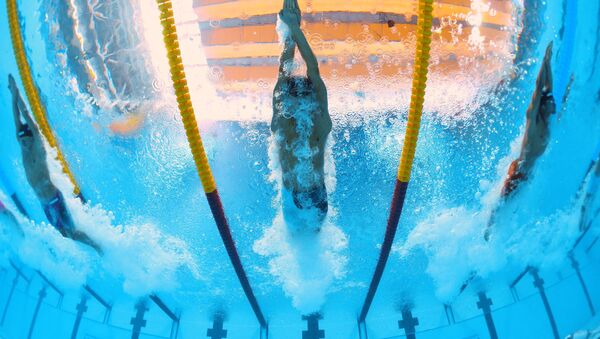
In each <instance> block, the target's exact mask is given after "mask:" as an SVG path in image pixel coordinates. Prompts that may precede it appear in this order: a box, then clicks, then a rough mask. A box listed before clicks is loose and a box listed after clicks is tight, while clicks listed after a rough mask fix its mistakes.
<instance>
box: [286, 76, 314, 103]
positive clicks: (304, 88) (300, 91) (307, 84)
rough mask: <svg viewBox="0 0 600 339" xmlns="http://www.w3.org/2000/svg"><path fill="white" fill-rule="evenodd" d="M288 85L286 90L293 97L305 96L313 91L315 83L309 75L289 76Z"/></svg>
mask: <svg viewBox="0 0 600 339" xmlns="http://www.w3.org/2000/svg"><path fill="white" fill-rule="evenodd" d="M286 85H287V86H286V92H287V94H289V95H290V96H292V97H296V98H303V97H306V96H309V95H311V94H312V93H313V84H312V81H310V79H309V78H308V77H302V76H292V77H289V78H288V79H287V84H286Z"/></svg>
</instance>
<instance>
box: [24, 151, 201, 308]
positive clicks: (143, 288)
mask: <svg viewBox="0 0 600 339" xmlns="http://www.w3.org/2000/svg"><path fill="white" fill-rule="evenodd" d="M46 146H47V145H46ZM46 149H48V150H49V151H48V157H47V161H48V168H49V170H50V176H51V180H52V182H53V183H54V184H55V185H56V186H57V187H58V188H59V189H60V190H61V191H62V192H63V195H64V197H65V202H66V204H67V207H68V209H69V212H70V213H71V215H72V217H73V221H74V224H75V227H76V228H77V229H78V230H80V231H83V232H85V233H86V234H87V235H88V236H89V237H90V238H91V239H92V240H93V241H94V242H96V243H97V244H98V245H99V246H100V247H101V248H102V250H103V252H104V253H103V255H102V256H99V255H98V254H97V253H96V252H95V251H94V250H92V249H91V248H90V247H88V246H85V245H83V244H80V243H77V242H75V241H73V240H71V239H68V238H64V237H62V236H61V235H60V233H59V232H58V231H57V230H56V229H54V227H52V226H50V225H47V224H46V223H40V224H33V223H30V222H23V223H22V224H23V225H22V226H23V229H24V231H25V238H24V240H23V242H22V244H21V245H20V246H19V248H18V249H17V251H16V252H18V253H19V257H20V259H21V260H22V261H23V262H25V263H26V264H27V265H29V266H30V267H32V268H34V269H37V270H39V271H41V272H42V273H44V274H45V275H46V276H47V277H48V278H50V279H51V280H53V281H55V282H56V283H57V284H58V285H60V286H66V287H76V286H81V285H82V284H84V283H85V281H86V280H87V279H88V278H89V277H90V276H92V275H93V274H104V273H103V272H106V273H108V274H109V275H112V276H113V277H115V278H116V279H117V280H118V281H121V282H122V287H123V291H124V292H126V293H127V294H129V295H131V296H134V297H139V296H142V295H146V294H148V293H152V292H160V291H172V290H174V289H176V288H177V287H178V286H179V284H178V275H179V274H180V273H181V271H182V270H186V271H188V272H190V273H191V274H192V276H194V277H196V278H199V270H198V267H197V264H196V263H197V260H195V258H194V257H193V255H192V254H191V251H190V250H189V248H188V245H187V243H185V242H184V241H183V240H181V239H179V238H177V237H174V236H171V235H168V234H164V233H163V232H161V230H160V229H159V228H158V227H157V226H156V225H154V224H153V223H151V222H148V221H143V220H137V221H134V222H130V223H128V224H126V225H116V224H115V218H114V216H113V215H112V213H110V212H107V211H106V210H104V209H103V208H102V206H101V205H94V204H93V203H91V202H90V203H88V204H86V205H83V204H82V203H81V202H80V200H79V199H78V198H76V197H74V196H73V195H72V194H71V193H70V192H72V189H73V186H72V184H71V183H70V182H69V180H68V179H67V178H66V176H65V175H64V174H63V173H62V170H61V167H60V164H59V163H58V161H57V160H56V158H55V155H56V151H55V150H53V149H51V148H49V147H46ZM96 272H98V273H96Z"/></svg>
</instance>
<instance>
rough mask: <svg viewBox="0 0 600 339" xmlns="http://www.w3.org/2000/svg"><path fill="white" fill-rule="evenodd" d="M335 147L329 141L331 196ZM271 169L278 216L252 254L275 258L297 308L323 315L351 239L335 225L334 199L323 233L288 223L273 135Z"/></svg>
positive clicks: (272, 262)
mask: <svg viewBox="0 0 600 339" xmlns="http://www.w3.org/2000/svg"><path fill="white" fill-rule="evenodd" d="M332 148H333V140H332V138H331V137H330V138H328V142H327V145H326V147H325V183H326V186H327V189H328V193H329V194H331V193H332V192H334V191H335V185H336V182H335V163H334V161H333V156H332ZM269 168H270V170H271V172H270V173H271V174H270V176H269V179H270V181H271V183H272V184H273V185H274V186H275V187H276V191H277V192H279V193H278V195H277V197H276V198H275V199H274V201H273V206H274V207H275V208H276V209H277V211H278V212H277V214H276V216H275V218H274V220H273V223H272V225H271V226H270V227H269V228H267V229H266V230H265V232H264V234H263V236H262V237H261V238H260V239H259V240H257V241H256V242H255V243H254V246H253V250H254V251H255V252H256V253H258V254H260V255H262V256H265V257H269V258H270V259H269V272H270V273H271V274H272V275H273V276H274V277H275V278H276V279H277V282H278V283H280V284H281V285H282V288H283V290H284V292H285V293H286V295H287V296H289V297H290V298H292V304H293V305H294V307H296V308H297V309H298V310H299V311H300V312H302V313H303V314H308V313H312V312H316V311H319V309H320V308H321V306H322V305H323V304H324V303H325V300H326V296H327V294H328V293H329V292H330V291H331V290H332V288H333V286H334V284H335V282H336V281H339V280H340V279H342V278H343V277H344V276H345V273H346V271H345V268H346V264H347V260H348V258H347V257H346V256H345V255H344V254H343V251H344V250H345V249H346V248H347V246H348V238H347V236H346V235H345V234H344V232H343V231H342V230H341V229H340V228H339V227H337V226H336V225H335V223H334V220H335V215H336V210H335V207H334V206H332V204H331V201H330V204H329V213H328V215H327V217H326V219H325V221H324V222H323V223H322V224H321V227H320V231H319V232H318V233H317V232H313V231H312V230H311V231H306V230H305V231H302V230H301V228H302V227H298V226H297V225H289V224H287V223H286V221H285V219H284V216H283V208H282V193H281V192H282V187H283V185H282V173H281V168H280V165H279V158H278V151H277V144H276V142H275V137H274V136H271V137H270V139H269ZM309 219H310V218H309ZM314 220H315V219H314V218H313V219H312V221H313V222H314ZM299 229H300V230H299Z"/></svg>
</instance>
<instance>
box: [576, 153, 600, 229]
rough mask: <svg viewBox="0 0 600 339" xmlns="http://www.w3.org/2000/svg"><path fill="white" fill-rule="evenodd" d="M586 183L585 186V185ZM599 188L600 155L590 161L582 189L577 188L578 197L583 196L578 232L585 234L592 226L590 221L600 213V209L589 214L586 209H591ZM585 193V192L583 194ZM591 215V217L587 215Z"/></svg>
mask: <svg viewBox="0 0 600 339" xmlns="http://www.w3.org/2000/svg"><path fill="white" fill-rule="evenodd" d="M588 178H589V180H588ZM586 183H587V185H586ZM586 186H587V187H586ZM599 186H600V154H598V156H597V157H596V159H594V160H593V161H592V163H591V164H590V166H589V167H588V170H587V172H586V174H585V176H584V179H583V182H582V187H580V188H579V191H578V196H580V195H581V194H583V195H584V196H583V203H582V205H581V214H580V219H579V231H581V232H586V231H587V229H588V228H590V227H591V226H592V221H593V220H594V219H595V217H596V216H597V215H598V213H600V209H597V210H596V211H595V212H590V211H588V209H590V208H593V206H592V205H593V202H594V198H595V196H596V194H597V193H598V187H599ZM584 191H585V192H584ZM589 214H591V215H589Z"/></svg>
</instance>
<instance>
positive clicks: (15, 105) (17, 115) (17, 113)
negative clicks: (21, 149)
mask: <svg viewBox="0 0 600 339" xmlns="http://www.w3.org/2000/svg"><path fill="white" fill-rule="evenodd" d="M19 106H20V105H19V90H18V89H17V88H16V87H15V88H14V89H13V91H12V111H13V117H14V120H15V127H16V133H17V137H18V136H19V132H20V131H21V129H22V128H23V126H24V125H25V124H23V123H22V122H21V109H20V107H19ZM25 120H26V121H27V122H28V123H29V120H27V119H25Z"/></svg>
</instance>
